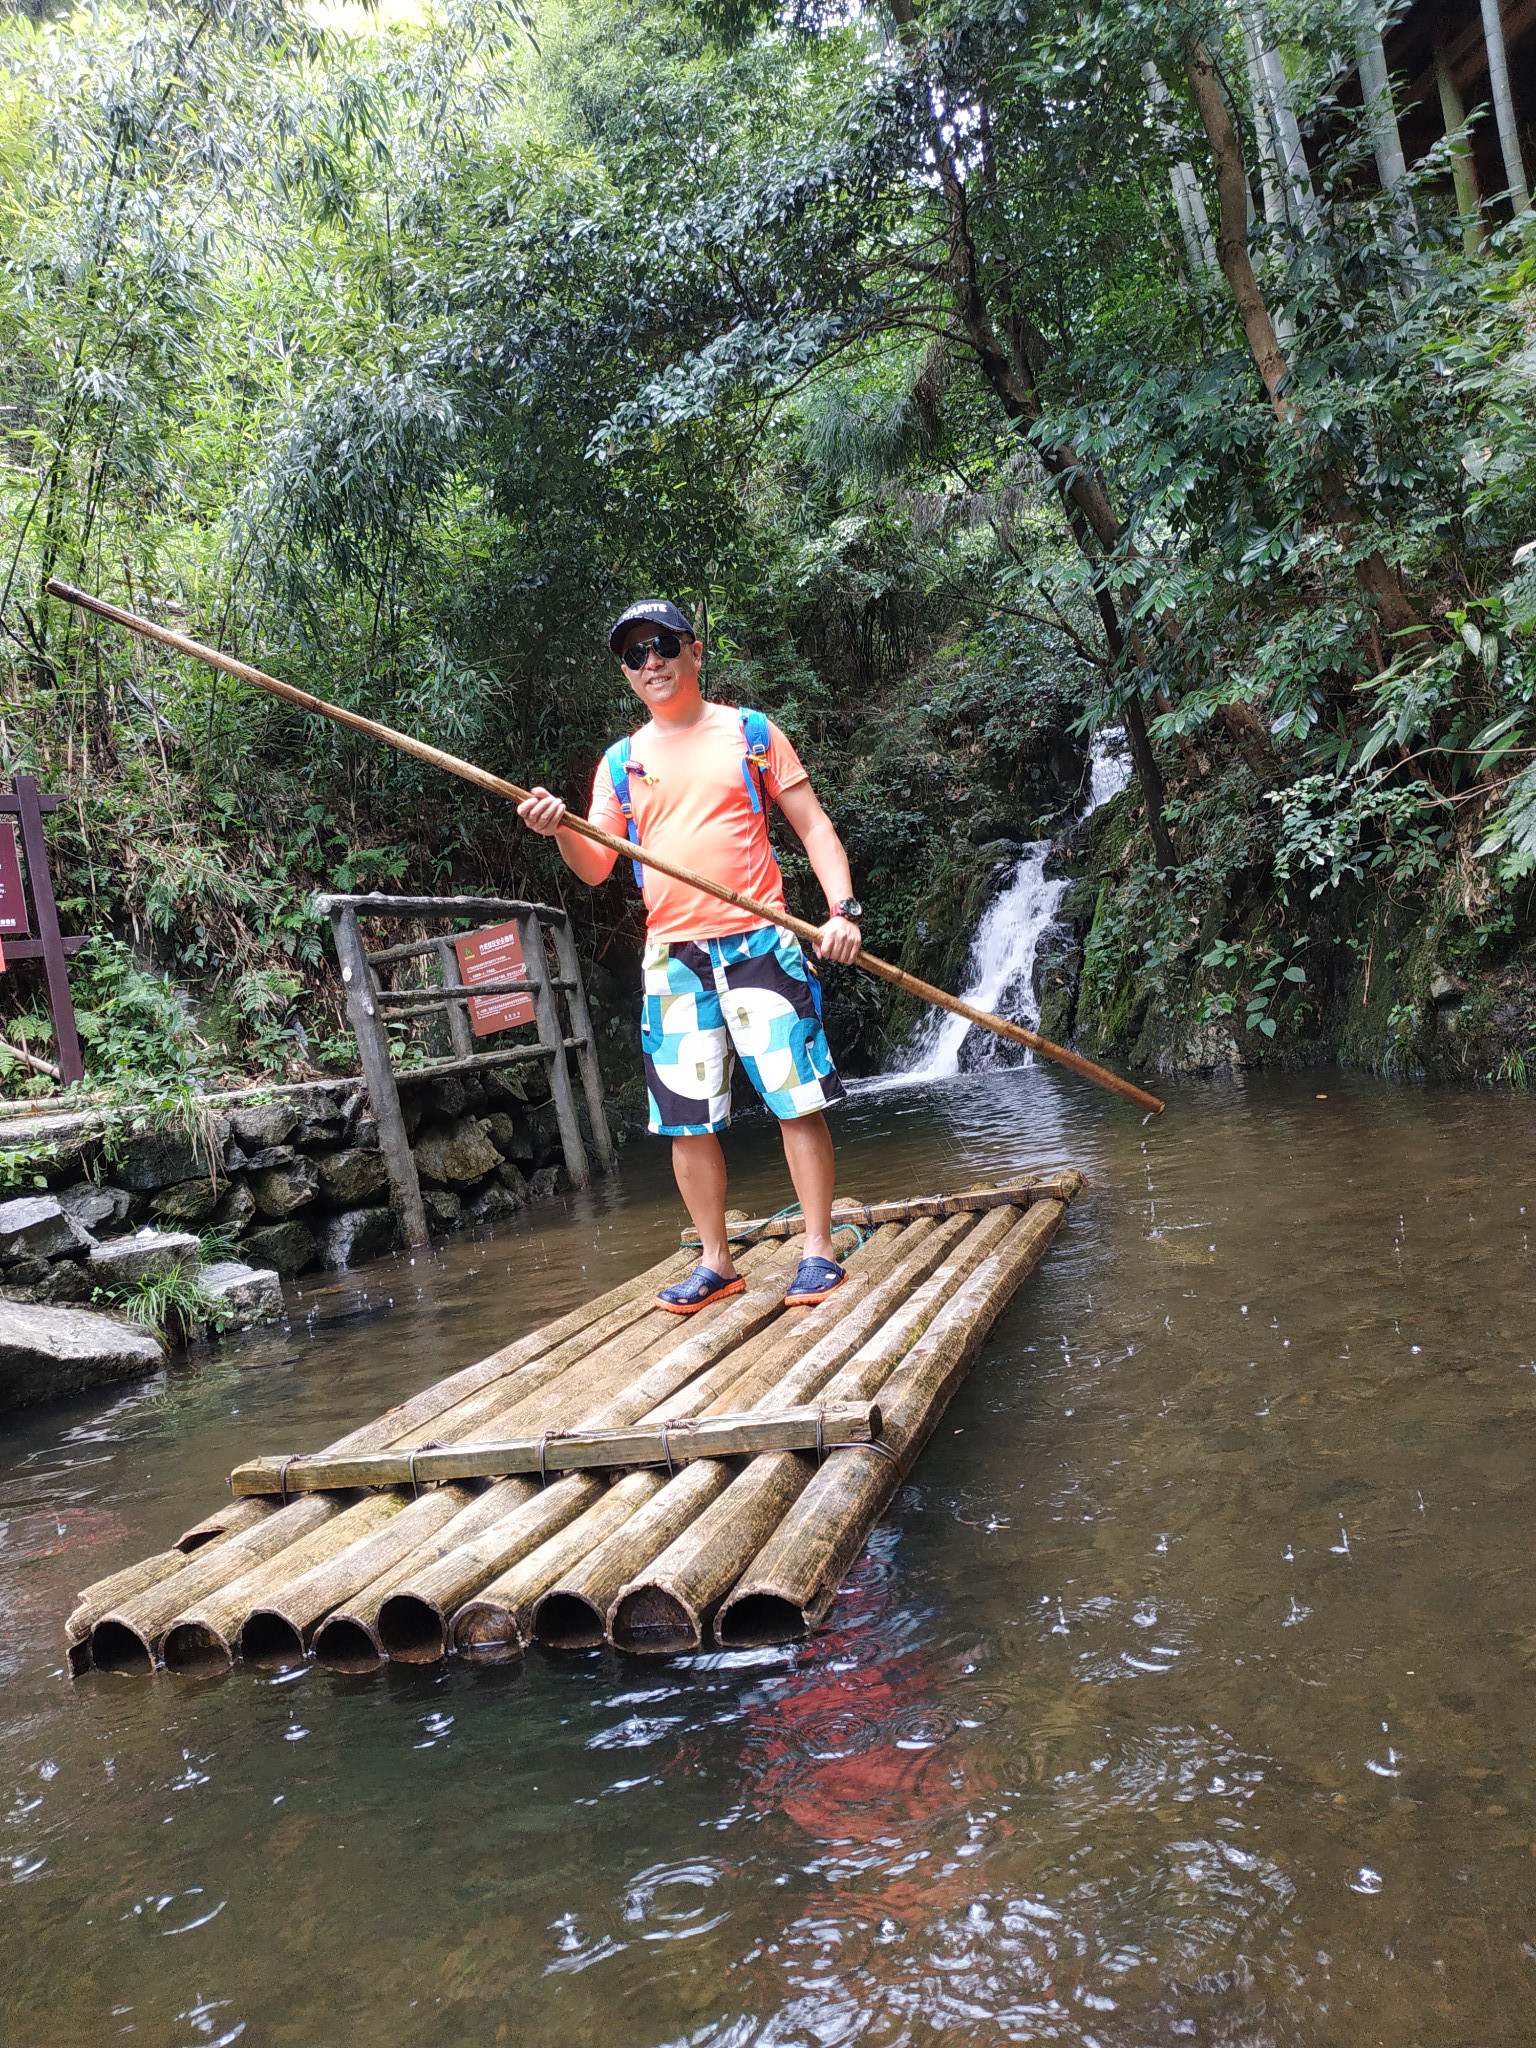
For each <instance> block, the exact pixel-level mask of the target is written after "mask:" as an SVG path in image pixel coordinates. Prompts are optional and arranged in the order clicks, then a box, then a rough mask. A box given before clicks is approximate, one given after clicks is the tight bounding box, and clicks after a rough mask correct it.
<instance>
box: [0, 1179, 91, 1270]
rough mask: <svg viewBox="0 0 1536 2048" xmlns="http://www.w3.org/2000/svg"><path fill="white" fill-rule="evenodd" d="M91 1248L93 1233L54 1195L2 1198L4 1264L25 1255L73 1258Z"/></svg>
mask: <svg viewBox="0 0 1536 2048" xmlns="http://www.w3.org/2000/svg"><path fill="white" fill-rule="evenodd" d="M90 1248H91V1239H90V1236H89V1234H88V1233H87V1232H86V1231H85V1230H84V1229H83V1228H82V1227H81V1225H80V1224H79V1223H77V1222H76V1220H75V1218H74V1217H73V1216H71V1215H70V1214H69V1213H68V1211H67V1210H66V1209H65V1208H64V1206H63V1204H62V1203H60V1202H57V1201H55V1200H54V1198H53V1197H52V1196H51V1195H23V1196H21V1197H19V1198H18V1199H17V1200H16V1201H13V1202H0V1266H8V1265H11V1264H13V1263H14V1262H15V1261H17V1260H19V1259H23V1258H27V1259H57V1258H73V1257H78V1256H80V1255H82V1254H83V1253H85V1252H88V1251H89V1250H90Z"/></svg>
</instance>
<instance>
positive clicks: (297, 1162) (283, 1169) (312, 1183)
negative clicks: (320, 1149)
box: [249, 1154, 320, 1219]
mask: <svg viewBox="0 0 1536 2048" xmlns="http://www.w3.org/2000/svg"><path fill="white" fill-rule="evenodd" d="M249 1187H250V1190H251V1193H252V1194H253V1195H254V1196H255V1198H256V1206H257V1208H258V1209H259V1210H260V1211H261V1213H262V1215H263V1216H271V1217H273V1218H276V1219H280V1218H282V1217H284V1216H291V1215H292V1214H293V1212H294V1210H295V1209H302V1208H303V1207H304V1206H305V1205H306V1203H309V1202H312V1201H313V1200H314V1199H315V1197H316V1195H318V1194H319V1192H320V1168H319V1167H318V1166H317V1165H316V1164H315V1162H314V1160H312V1159H306V1158H304V1157H303V1155H302V1154H296V1155H295V1156H294V1158H293V1160H292V1161H291V1162H290V1163H289V1164H287V1165H285V1166H269V1167H266V1168H265V1169H263V1170H262V1171H260V1172H257V1173H253V1174H252V1175H251V1176H250V1181H249Z"/></svg>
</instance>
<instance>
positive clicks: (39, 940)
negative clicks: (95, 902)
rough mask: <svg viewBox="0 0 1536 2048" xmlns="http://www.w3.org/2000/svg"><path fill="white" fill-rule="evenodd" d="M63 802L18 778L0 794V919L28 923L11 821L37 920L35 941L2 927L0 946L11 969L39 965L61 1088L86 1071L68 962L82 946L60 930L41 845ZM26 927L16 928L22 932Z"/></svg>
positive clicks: (27, 777)
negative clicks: (1, 837)
mask: <svg viewBox="0 0 1536 2048" xmlns="http://www.w3.org/2000/svg"><path fill="white" fill-rule="evenodd" d="M60 801H61V799H60V798H58V797H56V796H45V795H44V793H43V792H42V791H41V790H40V789H39V788H38V786H37V781H36V778H35V777H34V776H31V775H18V776H17V777H16V779H15V782H14V784H13V785H12V787H11V789H10V790H9V791H0V812H3V813H6V814H7V815H6V817H5V818H4V820H3V821H0V822H3V825H4V834H5V841H8V842H9V851H10V861H11V865H10V867H9V868H8V869H6V871H5V872H4V873H3V874H0V885H3V888H4V896H3V898H0V915H3V914H4V913H5V912H10V913H12V914H13V915H20V916H21V917H22V918H23V920H24V919H25V918H26V914H27V913H26V904H25V898H24V897H23V895H22V889H21V877H20V875H19V874H17V873H16V870H15V860H16V840H15V834H14V829H13V827H12V826H11V824H10V819H11V818H16V819H17V820H19V822H20V825H21V844H22V849H23V851H24V852H25V854H26V856H27V881H28V882H29V884H30V885H31V890H32V909H33V912H34V913H35V915H36V918H37V937H36V938H35V939H26V938H13V937H12V936H11V934H10V930H9V929H8V928H7V927H5V926H4V925H3V924H0V945H4V947H5V955H6V961H5V964H6V966H7V967H8V968H9V967H11V966H13V965H14V964H15V963H16V962H17V961H18V960H41V961H42V963H43V973H44V976H45V986H46V988H47V991H48V1014H49V1015H50V1016H51V1017H52V1019H53V1043H54V1047H55V1050H56V1052H57V1055H58V1063H59V1077H60V1079H61V1080H63V1081H64V1082H66V1083H68V1082H72V1081H80V1080H83V1079H84V1078H85V1067H84V1064H83V1063H82V1061H81V1058H80V1038H79V1034H78V1033H77V1032H76V1030H75V1006H74V1003H73V1001H72V1000H71V998H70V993H69V956H70V954H71V953H78V952H79V950H80V948H81V947H82V946H83V945H84V944H85V940H84V939H83V938H73V937H71V938H66V937H65V936H64V934H63V933H62V932H61V931H60V930H59V908H58V905H57V904H56V903H55V902H54V900H53V878H52V876H51V875H50V874H49V872H48V849H47V847H46V846H45V845H44V844H43V820H44V818H46V817H49V816H51V815H52V813H53V812H54V811H56V810H57V809H58V808H59V804H60ZM3 846H4V842H0V863H3V861H4V851H3ZM13 876H14V879H15V894H14V895H12V894H11V882H12V877H13ZM26 929H27V926H26V924H25V922H23V923H22V925H21V926H20V930H21V931H23V932H24V931H26Z"/></svg>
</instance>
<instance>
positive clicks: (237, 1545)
mask: <svg viewBox="0 0 1536 2048" xmlns="http://www.w3.org/2000/svg"><path fill="white" fill-rule="evenodd" d="M346 1505H347V1503H346V1501H345V1500H344V1499H342V1500H337V1499H334V1498H333V1497H332V1496H331V1495H329V1494H324V1493H311V1494H308V1495H306V1496H305V1498H304V1499H303V1500H296V1501H290V1502H289V1504H288V1506H287V1507H285V1508H280V1509H279V1510H278V1512H277V1513H276V1514H275V1515H268V1516H267V1518H266V1520H265V1521H263V1522H260V1523H258V1524H257V1526H256V1527H255V1528H254V1529H246V1530H244V1531H242V1533H241V1534H240V1535H238V1536H231V1537H230V1538H229V1540H228V1542H226V1543H220V1544H219V1545H218V1546H217V1547H216V1548H212V1549H204V1550H202V1551H199V1552H195V1553H194V1554H193V1556H192V1557H191V1558H189V1559H188V1560H187V1564H186V1569H185V1570H184V1571H179V1572H175V1573H173V1574H172V1576H171V1577H170V1578H169V1579H167V1580H166V1581H165V1582H164V1583H163V1584H157V1585H153V1586H149V1587H146V1588H145V1589H144V1590H143V1591H142V1592H139V1593H135V1594H134V1595H132V1596H131V1597H130V1598H127V1599H122V1600H119V1601H117V1602H115V1603H114V1604H113V1606H112V1607H111V1608H110V1609H108V1611H107V1612H106V1613H105V1614H102V1615H99V1616H98V1617H97V1620H96V1622H95V1623H94V1625H93V1626H92V1629H91V1637H90V1642H91V1662H92V1663H93V1664H94V1665H95V1666H96V1669H97V1670H98V1671H132V1672H148V1671H153V1670H154V1668H155V1663H156V1660H157V1659H158V1657H159V1654H160V1644H161V1641H162V1639H163V1637H164V1635H165V1631H166V1630H167V1628H169V1627H170V1625H171V1623H172V1622H173V1621H174V1620H175V1619H176V1616H177V1615H178V1614H179V1613H180V1612H181V1611H182V1609H183V1608H184V1607H185V1606H186V1605H187V1604H188V1603H189V1602H190V1601H194V1600H200V1599H202V1598H203V1596H204V1595H205V1594H208V1593H212V1592H215V1591H216V1590H217V1589H218V1588H219V1587H220V1586H227V1585H228V1584H229V1582H230V1580H231V1579H235V1578H238V1577H239V1576H240V1574H241V1573H242V1572H244V1571H248V1570H249V1569H250V1567H251V1566H252V1565H253V1564H259V1563H260V1562H261V1560H262V1559H263V1558H268V1557H275V1556H276V1555H277V1554H278V1552H279V1551H281V1550H286V1549H287V1548H288V1546H289V1545H290V1544H292V1543H297V1542H299V1541H300V1540H301V1539H302V1538H303V1537H305V1536H307V1535H308V1534H309V1532H310V1531H311V1530H312V1529H318V1528H319V1527H320V1525H321V1523H322V1522H328V1521H329V1520H330V1519H331V1517H332V1516H333V1515H338V1514H340V1513H341V1511H342V1509H343V1508H344V1507H345V1506H346Z"/></svg>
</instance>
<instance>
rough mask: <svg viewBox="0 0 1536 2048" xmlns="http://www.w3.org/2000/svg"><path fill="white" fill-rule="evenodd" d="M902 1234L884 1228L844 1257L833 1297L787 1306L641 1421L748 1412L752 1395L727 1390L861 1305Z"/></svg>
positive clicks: (797, 1352) (805, 1345)
mask: <svg viewBox="0 0 1536 2048" xmlns="http://www.w3.org/2000/svg"><path fill="white" fill-rule="evenodd" d="M912 1228H913V1229H915V1230H918V1231H929V1230H932V1228H933V1225H932V1224H931V1223H922V1224H916V1225H913V1226H912ZM904 1235H905V1233H904V1231H903V1227H902V1225H901V1224H899V1223H887V1224H885V1225H883V1226H882V1227H881V1229H879V1230H877V1231H876V1232H875V1234H874V1236H873V1237H872V1238H871V1239H870V1240H869V1242H868V1243H867V1244H866V1245H864V1246H863V1247H862V1248H861V1249H860V1250H859V1252H858V1253H857V1255H855V1254H853V1253H850V1254H849V1259H848V1263H849V1264H850V1265H851V1266H852V1270H851V1271H850V1273H849V1275H848V1278H847V1279H846V1280H845V1281H844V1283H843V1285H842V1286H841V1287H839V1288H838V1289H837V1291H836V1292H835V1293H834V1294H829V1295H827V1296H826V1298H825V1299H824V1300H822V1301H819V1302H816V1303H814V1304H813V1305H811V1306H810V1307H807V1308H786V1309H785V1311H784V1313H783V1314H782V1315H781V1316H779V1317H777V1318H776V1319H775V1320H774V1321H773V1322H771V1323H769V1324H768V1325H767V1327H766V1328H764V1329H761V1330H759V1331H758V1333H757V1335H756V1336H755V1337H748V1338H747V1339H746V1341H745V1342H744V1343H742V1344H739V1345H737V1347H736V1349H735V1350H734V1351H729V1352H727V1353H726V1355H725V1357H724V1358H721V1359H718V1360H717V1361H716V1362H715V1364H713V1365H712V1366H709V1367H708V1368H707V1369H706V1370H705V1371H703V1372H701V1373H700V1374H699V1376H698V1378H697V1379H693V1380H690V1381H689V1382H688V1384H687V1385H686V1386H684V1387H680V1388H679V1389H678V1391H677V1392H676V1393H675V1394H669V1395H668V1397H667V1398H666V1400H665V1401H658V1402H657V1404H656V1406H655V1407H654V1408H652V1409H649V1410H648V1411H647V1412H646V1414H645V1415H644V1417H643V1418H642V1420H644V1421H646V1422H672V1421H681V1420H682V1419H683V1418H684V1417H686V1416H691V1415H705V1414H728V1413H729V1412H730V1411H731V1410H732V1409H736V1408H750V1407H751V1406H752V1405H753V1402H754V1401H755V1400H756V1395H748V1396H747V1397H746V1398H745V1399H743V1400H741V1401H737V1400H735V1399H734V1398H733V1396H732V1389H733V1388H735V1387H736V1386H738V1385H743V1384H748V1383H749V1382H750V1378H751V1375H752V1371H753V1368H754V1367H756V1366H757V1365H758V1364H759V1363H760V1362H761V1361H764V1360H766V1359H768V1358H770V1357H774V1358H777V1357H782V1358H784V1359H794V1358H798V1357H800V1356H801V1355H802V1353H804V1352H805V1351H808V1350H809V1349H810V1347H811V1346H812V1345H813V1344H814V1343H815V1342H816V1340H817V1338H818V1337H820V1336H821V1335H822V1333H823V1332H824V1331H826V1330H828V1329H830V1328H831V1327H832V1326H833V1324H835V1323H837V1322H839V1321H841V1320H842V1318H843V1317H844V1316H846V1315H847V1314H848V1312H849V1310H850V1309H851V1308H852V1307H853V1306H854V1305H855V1303H857V1302H860V1301H862V1300H863V1299H864V1296H865V1295H866V1294H868V1292H869V1290H870V1289H871V1288H872V1287H873V1286H874V1285H875V1284H876V1282H877V1281H879V1280H881V1279H883V1278H884V1277H885V1274H886V1273H887V1272H888V1271H889V1270H890V1267H891V1266H892V1264H893V1263H894V1262H895V1260H896V1259H897V1258H898V1257H899V1256H900V1250H899V1247H900V1244H901V1241H902V1239H903V1237H904ZM855 1259H856V1262H855ZM765 1369H766V1368H765ZM783 1370H784V1367H783V1366H782V1365H781V1366H780V1367H779V1368H778V1370H776V1371H775V1372H774V1374H773V1376H772V1377H773V1378H774V1379H777V1378H778V1377H779V1373H780V1372H782V1371H783Z"/></svg>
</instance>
